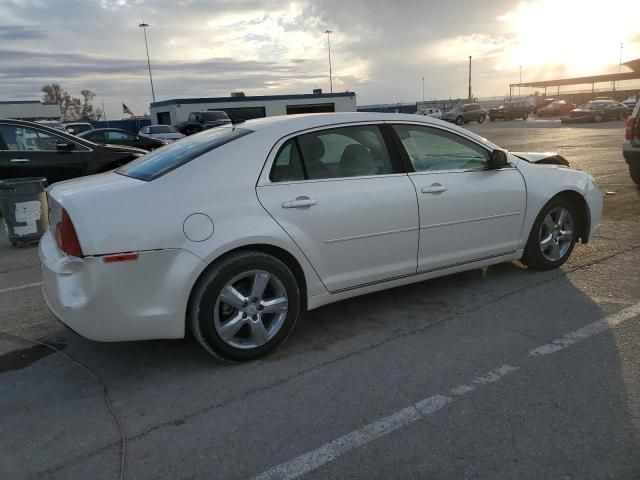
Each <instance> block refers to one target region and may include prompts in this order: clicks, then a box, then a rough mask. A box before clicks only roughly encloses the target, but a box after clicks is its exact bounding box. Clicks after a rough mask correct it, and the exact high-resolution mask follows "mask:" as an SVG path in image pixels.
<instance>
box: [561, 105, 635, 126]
mask: <svg viewBox="0 0 640 480" xmlns="http://www.w3.org/2000/svg"><path fill="white" fill-rule="evenodd" d="M627 115H628V110H627V107H626V105H624V104H622V103H620V102H614V101H613V100H593V101H591V102H588V103H586V104H584V105H582V106H581V107H579V108H574V109H573V110H571V112H569V116H568V117H563V118H562V121H563V122H565V123H573V122H602V121H604V120H623V119H625V118H626V117H627Z"/></svg>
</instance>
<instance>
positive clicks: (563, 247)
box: [539, 207, 573, 262]
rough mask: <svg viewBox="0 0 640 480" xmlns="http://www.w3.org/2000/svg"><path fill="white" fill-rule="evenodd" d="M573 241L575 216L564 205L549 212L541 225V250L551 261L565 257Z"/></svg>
mask: <svg viewBox="0 0 640 480" xmlns="http://www.w3.org/2000/svg"><path fill="white" fill-rule="evenodd" d="M572 241H573V218H572V217H571V212H570V211H569V210H568V209H566V208H564V207H556V208H554V209H553V210H551V211H549V213H547V216H546V217H545V218H544V221H543V222H542V225H541V227H540V238H539V245H540V252H541V253H542V255H543V256H544V258H546V259H547V260H549V261H550V262H557V261H559V260H560V259H562V258H564V256H565V255H566V254H567V251H569V249H570V248H571V243H572Z"/></svg>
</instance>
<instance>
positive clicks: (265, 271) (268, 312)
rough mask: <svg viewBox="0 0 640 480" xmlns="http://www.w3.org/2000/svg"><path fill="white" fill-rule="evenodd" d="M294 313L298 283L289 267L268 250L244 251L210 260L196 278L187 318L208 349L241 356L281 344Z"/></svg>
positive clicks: (238, 358) (248, 357) (252, 356)
mask: <svg viewBox="0 0 640 480" xmlns="http://www.w3.org/2000/svg"><path fill="white" fill-rule="evenodd" d="M262 285H264V286H262ZM299 315H300V288H299V286H298V283H297V281H296V278H295V276H294V275H293V273H291V270H289V268H288V267H287V266H286V265H285V264H284V263H283V262H281V261H280V260H278V259H277V258H275V257H272V256H271V255H266V254H264V253H261V252H256V251H246V252H240V253H236V254H232V255H230V256H228V257H226V258H224V259H223V260H221V261H220V262H217V263H215V264H213V265H212V266H211V268H209V270H208V271H207V272H205V274H204V275H203V276H202V277H201V278H200V280H199V281H198V283H197V285H196V287H195V288H194V291H193V294H192V296H191V299H190V302H189V312H188V321H189V326H190V328H191V331H192V332H193V335H194V337H195V338H196V339H197V340H198V342H199V343H200V345H202V346H203V347H204V349H205V350H207V351H208V352H209V353H211V354H212V355H214V356H216V357H218V358H220V359H222V360H229V361H247V360H253V359H256V358H258V357H261V356H262V355H265V354H267V353H268V352H270V351H272V350H274V349H275V348H276V347H278V346H279V345H280V344H282V342H284V341H285V340H286V339H287V337H288V336H289V335H290V334H291V332H292V331H293V329H294V327H295V324H296V321H297V319H298V316H299Z"/></svg>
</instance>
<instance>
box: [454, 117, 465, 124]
mask: <svg viewBox="0 0 640 480" xmlns="http://www.w3.org/2000/svg"><path fill="white" fill-rule="evenodd" d="M463 122H464V119H463V118H462V116H461V115H459V116H458V117H457V118H456V125H462V123H463Z"/></svg>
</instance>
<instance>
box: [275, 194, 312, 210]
mask: <svg viewBox="0 0 640 480" xmlns="http://www.w3.org/2000/svg"><path fill="white" fill-rule="evenodd" d="M317 203H318V201H317V200H314V199H313V198H310V197H307V196H302V197H297V198H296V199H295V200H288V201H286V202H282V208H305V207H312V206H314V205H316V204H317Z"/></svg>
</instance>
